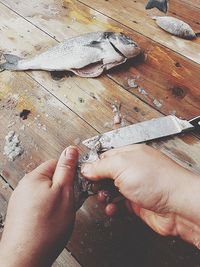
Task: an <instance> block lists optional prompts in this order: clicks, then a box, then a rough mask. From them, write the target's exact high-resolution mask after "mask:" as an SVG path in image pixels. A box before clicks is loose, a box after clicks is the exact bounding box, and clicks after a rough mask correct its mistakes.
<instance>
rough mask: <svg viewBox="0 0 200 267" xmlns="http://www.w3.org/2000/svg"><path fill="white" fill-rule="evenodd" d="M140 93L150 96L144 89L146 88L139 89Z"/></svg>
mask: <svg viewBox="0 0 200 267" xmlns="http://www.w3.org/2000/svg"><path fill="white" fill-rule="evenodd" d="M138 92H139V93H140V94H142V95H146V96H147V95H148V93H147V91H146V90H145V89H144V87H138Z"/></svg>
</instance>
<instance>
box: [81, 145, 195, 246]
mask: <svg viewBox="0 0 200 267" xmlns="http://www.w3.org/2000/svg"><path fill="white" fill-rule="evenodd" d="M82 175H84V176H85V177H86V178H88V179H91V180H93V181H97V180H99V179H103V178H111V179H113V180H114V184H115V186H116V187H118V189H119V191H120V193H121V194H122V195H123V196H124V197H125V198H126V202H127V204H128V206H129V207H130V209H131V210H132V212H135V213H136V214H137V215H138V216H139V217H140V218H141V219H143V220H144V221H145V222H146V223H147V224H148V225H149V226H150V227H151V228H152V229H153V230H155V231H156V232H157V233H159V234H162V235H180V236H181V237H182V238H183V239H185V240H187V241H189V242H192V243H193V244H195V245H197V242H194V240H196V239H198V240H199V239H200V238H199V237H200V231H199V226H200V218H197V217H195V205H196V204H195V203H194V201H193V204H191V205H190V206H188V207H185V201H187V199H188V200H190V202H191V199H193V198H194V195H195V192H196V193H197V190H194V188H199V189H200V184H199V180H198V182H197V179H196V176H195V175H194V174H193V173H191V172H189V171H188V170H186V169H184V168H183V167H181V166H180V165H178V164H177V163H175V162H174V161H172V160H171V159H170V158H168V157H167V156H165V155H164V154H162V153H160V152H159V151H157V150H155V149H153V148H151V147H149V146H146V145H132V146H126V147H123V148H119V149H113V150H109V151H107V152H105V153H104V154H102V155H101V156H100V159H99V160H97V161H95V162H93V163H89V164H84V165H83V167H82ZM188 185H191V190H188ZM197 186H198V187H197ZM198 195H199V193H198ZM184 198H185V199H184ZM198 199H199V197H198ZM199 203H200V199H199ZM109 207H110V209H112V210H115V209H114V207H113V204H112V205H110V204H109V205H108V206H107V207H106V211H107V213H109V214H112V210H109ZM193 211H194V212H193ZM197 211H198V213H199V210H197V209H196V212H197ZM191 228H194V229H195V230H194V231H193V234H192V233H191ZM199 244H200V242H199Z"/></svg>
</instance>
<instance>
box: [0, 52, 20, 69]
mask: <svg viewBox="0 0 200 267" xmlns="http://www.w3.org/2000/svg"><path fill="white" fill-rule="evenodd" d="M3 56H4V58H5V60H6V62H4V63H2V64H0V71H3V70H18V62H19V60H20V59H21V58H20V57H18V56H15V55H11V54H3Z"/></svg>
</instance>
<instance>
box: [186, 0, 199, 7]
mask: <svg viewBox="0 0 200 267" xmlns="http://www.w3.org/2000/svg"><path fill="white" fill-rule="evenodd" d="M183 2H185V3H187V4H188V5H192V6H196V7H198V8H200V2H199V1H198V0H183Z"/></svg>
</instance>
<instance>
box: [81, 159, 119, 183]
mask: <svg viewBox="0 0 200 267" xmlns="http://www.w3.org/2000/svg"><path fill="white" fill-rule="evenodd" d="M113 162H114V160H113V158H107V159H99V160H97V161H95V162H92V163H85V164H83V165H82V167H81V174H82V175H83V176H84V177H86V178H88V179H90V180H92V181H98V180H100V179H105V178H110V179H114V178H115V168H114V166H115V164H113ZM113 165H114V166H113Z"/></svg>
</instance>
